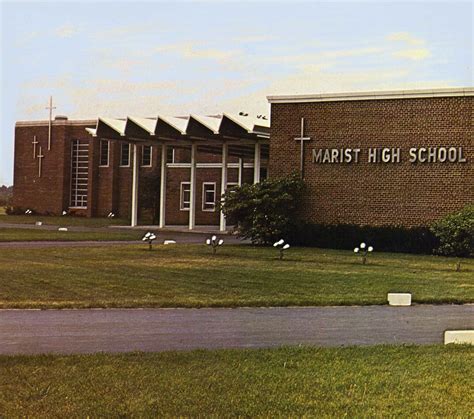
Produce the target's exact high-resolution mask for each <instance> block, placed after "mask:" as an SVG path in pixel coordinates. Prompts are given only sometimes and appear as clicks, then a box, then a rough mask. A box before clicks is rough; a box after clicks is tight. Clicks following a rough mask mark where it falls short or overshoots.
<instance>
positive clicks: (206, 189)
mask: <svg viewBox="0 0 474 419" xmlns="http://www.w3.org/2000/svg"><path fill="white" fill-rule="evenodd" d="M202 210H203V211H215V210H216V184H215V182H204V183H203V184H202Z"/></svg>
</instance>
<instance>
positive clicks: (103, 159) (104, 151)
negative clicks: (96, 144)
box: [100, 140, 110, 166]
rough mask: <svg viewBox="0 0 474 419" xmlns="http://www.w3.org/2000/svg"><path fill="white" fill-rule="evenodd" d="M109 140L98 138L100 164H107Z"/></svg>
mask: <svg viewBox="0 0 474 419" xmlns="http://www.w3.org/2000/svg"><path fill="white" fill-rule="evenodd" d="M109 148H110V147H109V141H108V140H100V165H101V166H108V165H109Z"/></svg>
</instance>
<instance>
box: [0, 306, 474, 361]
mask: <svg viewBox="0 0 474 419" xmlns="http://www.w3.org/2000/svg"><path fill="white" fill-rule="evenodd" d="M473 328H474V305H439V306H435V305H415V306H411V307H389V306H360V307H359V306H348V307H343V306H342V307H275V308H237V309H228V308H205V309H91V310H0V353H1V354H39V353H51V352H52V353H64V354H69V353H93V352H128V351H153V352H154V351H166V350H190V349H197V348H203V349H217V348H258V347H275V346H281V345H299V344H302V345H316V346H340V345H375V344H432V343H442V342H443V333H444V331H445V330H447V329H473Z"/></svg>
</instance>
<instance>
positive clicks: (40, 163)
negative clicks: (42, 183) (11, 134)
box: [36, 146, 44, 177]
mask: <svg viewBox="0 0 474 419" xmlns="http://www.w3.org/2000/svg"><path fill="white" fill-rule="evenodd" d="M36 157H37V158H38V161H39V164H38V177H41V166H42V160H43V158H44V155H43V153H42V152H41V146H40V147H39V153H38V155H37V156H36Z"/></svg>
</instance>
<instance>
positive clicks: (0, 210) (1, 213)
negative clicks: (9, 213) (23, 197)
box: [0, 206, 6, 220]
mask: <svg viewBox="0 0 474 419" xmlns="http://www.w3.org/2000/svg"><path fill="white" fill-rule="evenodd" d="M5 211H6V209H5V207H1V206H0V215H6V212H5ZM0 220H1V218H0Z"/></svg>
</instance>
